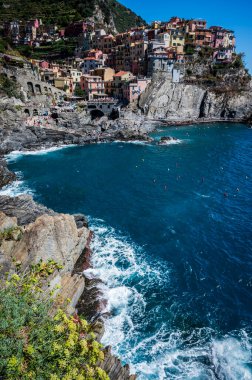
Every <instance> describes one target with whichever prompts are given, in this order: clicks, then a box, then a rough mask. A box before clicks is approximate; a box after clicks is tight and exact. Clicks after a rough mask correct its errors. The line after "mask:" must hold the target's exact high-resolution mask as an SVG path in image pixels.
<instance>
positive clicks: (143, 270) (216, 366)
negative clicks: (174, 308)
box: [85, 220, 252, 380]
mask: <svg viewBox="0 0 252 380" xmlns="http://www.w3.org/2000/svg"><path fill="white" fill-rule="evenodd" d="M91 228H92V229H93V230H94V232H95V236H94V239H93V242H92V251H93V255H92V263H93V269H88V270H86V271H85V274H86V275H88V276H92V277H97V278H102V279H103V282H104V283H103V285H101V289H102V292H103V297H105V298H106V299H107V301H108V302H107V306H106V311H108V312H110V317H109V318H108V319H106V321H105V334H104V336H103V339H102V342H103V343H104V344H105V345H111V346H112V348H113V351H114V353H115V354H117V355H119V356H121V357H122V358H123V360H124V361H125V362H127V363H129V364H130V367H131V371H132V373H138V379H139V380H147V379H150V380H152V379H153V380H166V379H172V380H173V379H174V380H175V379H176V380H177V379H181V380H182V379H183V380H184V379H187V380H191V379H203V378H204V379H212V380H216V379H217V378H218V379H223V380H224V379H225V380H226V379H230V380H235V379H244V380H248V379H251V378H252V375H251V372H250V370H249V368H248V367H247V366H246V363H249V362H250V363H251V342H250V341H249V338H248V335H246V333H245V332H243V333H241V332H240V333H239V334H234V336H231V335H229V336H225V337H224V338H223V339H222V340H218V339H216V338H215V336H216V332H215V331H214V330H212V329H210V328H194V329H192V330H191V331H190V332H188V331H181V330H177V331H175V330H174V329H173V328H171V327H169V324H167V323H166V321H164V320H163V321H162V322H160V326H159V327H158V324H157V320H158V316H159V313H160V309H159V307H160V308H162V305H157V306H156V307H155V308H154V309H153V310H152V311H151V313H150V312H149V311H148V305H147V304H148V302H149V300H148V296H147V293H148V290H150V294H151V295H152V296H154V294H153V293H154V290H155V289H157V290H158V291H162V290H160V289H162V287H163V288H164V286H165V287H166V288H167V287H169V282H170V281H171V280H170V269H169V268H167V267H166V264H164V263H159V265H158V264H157V263H151V264H150V263H148V262H147V261H146V260H147V258H146V256H145V254H144V249H143V248H141V247H138V246H137V245H135V244H134V243H133V242H132V241H130V240H129V239H127V238H126V237H124V236H122V235H121V234H120V233H117V232H116V231H115V230H114V229H113V228H111V227H107V226H106V225H105V223H104V222H103V221H102V220H99V221H98V220H91ZM148 288H149V289H148ZM167 312H168V311H167ZM149 323H150V324H149ZM153 324H155V325H156V330H157V331H156V332H155V333H148V326H149V325H153Z"/></svg>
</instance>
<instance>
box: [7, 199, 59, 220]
mask: <svg viewBox="0 0 252 380" xmlns="http://www.w3.org/2000/svg"><path fill="white" fill-rule="evenodd" d="M0 210H1V211H3V212H4V213H5V214H6V215H8V216H10V217H16V218H17V222H18V224H19V225H22V226H23V225H26V224H29V223H32V222H35V220H36V218H37V217H38V216H41V215H43V214H48V215H56V213H55V212H54V211H52V210H50V209H48V208H46V207H45V206H42V205H40V204H38V203H36V202H34V200H33V199H32V197H31V196H30V195H20V196H18V197H10V196H7V195H1V196H0Z"/></svg>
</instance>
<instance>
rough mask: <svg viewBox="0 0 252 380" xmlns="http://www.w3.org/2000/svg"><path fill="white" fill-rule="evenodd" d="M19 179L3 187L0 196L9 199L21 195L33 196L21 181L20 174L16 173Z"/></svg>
mask: <svg viewBox="0 0 252 380" xmlns="http://www.w3.org/2000/svg"><path fill="white" fill-rule="evenodd" d="M16 174H17V176H18V177H19V179H17V180H15V181H13V182H12V183H11V184H8V185H6V186H4V187H3V188H2V189H0V195H8V196H10V197H16V196H18V195H22V194H30V195H34V193H33V191H32V190H31V189H30V188H29V187H28V186H27V185H26V183H25V181H23V180H22V177H21V173H19V172H18V173H16Z"/></svg>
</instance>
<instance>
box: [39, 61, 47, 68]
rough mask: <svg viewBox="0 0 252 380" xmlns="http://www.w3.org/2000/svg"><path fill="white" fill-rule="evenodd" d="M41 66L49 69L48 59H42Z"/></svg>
mask: <svg viewBox="0 0 252 380" xmlns="http://www.w3.org/2000/svg"><path fill="white" fill-rule="evenodd" d="M39 67H40V68H41V69H49V62H47V61H40V62H39Z"/></svg>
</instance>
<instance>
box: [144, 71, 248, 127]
mask: <svg viewBox="0 0 252 380" xmlns="http://www.w3.org/2000/svg"><path fill="white" fill-rule="evenodd" d="M237 80H238V79H237ZM139 106H140V107H141V109H142V111H143V113H144V114H145V115H146V116H147V118H149V119H156V120H159V119H160V120H163V121H167V122H178V123H181V122H197V121H203V120H208V121H214V120H223V121H236V120H237V121H246V120H248V119H249V118H251V115H252V82H249V83H247V84H246V85H244V86H243V87H239V86H238V84H237V85H236V86H234V85H232V86H230V84H229V83H228V84H227V83H226V82H225V81H223V82H221V83H220V84H219V86H215V87H213V86H207V85H206V84H202V83H200V82H199V81H198V82H197V81H196V82H195V81H194V82H192V83H191V84H190V83H189V81H188V82H187V81H182V82H181V83H172V82H171V80H170V78H169V77H167V75H166V74H164V73H160V74H156V75H155V76H154V77H153V80H152V82H151V84H150V85H149V86H148V88H147V90H146V91H145V92H144V93H143V94H142V96H141V98H140V102H139Z"/></svg>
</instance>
